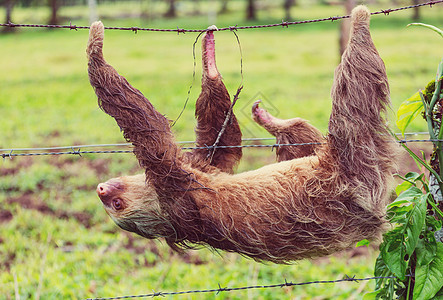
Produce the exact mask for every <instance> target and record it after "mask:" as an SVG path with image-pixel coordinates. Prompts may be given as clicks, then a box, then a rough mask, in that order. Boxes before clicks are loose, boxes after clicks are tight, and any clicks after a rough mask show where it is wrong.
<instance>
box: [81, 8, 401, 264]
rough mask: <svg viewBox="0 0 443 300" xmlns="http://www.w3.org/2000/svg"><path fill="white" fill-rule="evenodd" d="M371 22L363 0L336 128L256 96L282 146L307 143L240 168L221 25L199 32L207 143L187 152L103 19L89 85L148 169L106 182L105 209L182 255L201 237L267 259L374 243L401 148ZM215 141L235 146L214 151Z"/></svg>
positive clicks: (345, 59) (336, 98)
mask: <svg viewBox="0 0 443 300" xmlns="http://www.w3.org/2000/svg"><path fill="white" fill-rule="evenodd" d="M369 21H370V13H369V11H368V9H367V8H366V7H364V6H358V7H356V8H355V9H354V10H353V12H352V14H351V24H352V25H351V34H350V40H349V43H348V45H347V49H346V51H345V52H344V53H343V56H342V59H341V63H340V64H339V65H338V67H337V68H336V70H335V74H334V83H333V86H332V91H331V97H332V112H331V115H330V119H329V125H328V134H327V135H326V136H323V135H322V134H321V132H320V131H319V130H317V129H316V128H315V127H314V126H312V125H310V124H309V123H308V122H307V121H305V120H303V119H300V118H294V119H290V120H281V119H278V118H275V117H274V116H272V115H271V114H269V113H268V112H267V111H266V110H264V109H262V108H260V106H259V102H256V103H254V105H253V106H252V116H253V119H254V120H255V121H256V122H257V123H258V124H260V125H261V126H263V127H264V128H265V129H266V130H268V131H269V132H270V133H271V134H273V135H274V136H275V137H276V139H277V142H279V143H307V145H304V146H302V147H279V148H278V151H277V160H278V162H276V163H274V164H270V165H266V166H264V167H262V168H259V169H256V170H252V171H248V172H243V173H238V174H234V173H233V170H234V168H235V165H236V164H237V163H238V161H239V160H240V159H241V156H242V152H241V148H240V147H236V146H239V145H240V144H241V131H240V128H239V125H238V122H237V120H236V117H235V115H234V114H233V113H232V103H231V100H230V96H229V94H228V92H227V89H226V87H225V86H224V84H223V81H222V77H221V75H220V73H219V71H218V69H217V66H216V62H215V40H214V32H213V30H208V31H207V32H206V33H205V36H204V38H203V39H202V67H203V73H202V88H201V93H200V96H199V97H198V100H197V102H196V111H195V114H196V121H197V125H196V130H195V131H196V143H197V146H199V147H200V148H199V149H196V150H193V151H190V152H186V151H183V150H182V149H180V147H179V146H178V145H177V143H176V141H175V140H174V136H173V134H172V132H171V128H170V122H169V121H168V119H167V118H166V117H165V116H163V115H162V114H161V113H159V112H158V111H157V110H156V109H155V108H154V106H153V105H152V103H151V102H149V101H148V100H147V99H146V98H145V97H144V96H143V94H142V93H141V92H140V91H139V90H137V89H135V88H134V87H132V86H131V85H130V84H129V83H128V81H127V80H126V79H125V78H124V77H122V76H121V75H119V74H118V73H117V71H116V70H115V69H114V68H113V67H112V66H110V65H109V64H107V62H106V61H105V59H104V57H103V53H102V48H103V37H104V27H103V24H102V23H101V22H96V23H94V24H93V25H92V26H91V29H90V34H89V41H88V46H87V56H88V60H89V62H88V74H89V79H90V83H91V85H92V87H93V88H94V90H95V93H96V95H97V97H98V103H99V106H100V108H101V109H102V110H104V111H105V112H106V113H107V114H109V115H110V116H112V117H113V118H114V119H115V121H116V122H117V124H118V126H119V127H120V129H121V130H122V131H123V135H124V137H125V139H126V140H127V141H129V142H131V143H132V144H133V152H134V154H135V156H136V158H137V159H138V161H139V164H140V166H141V167H142V168H143V169H144V170H145V173H144V174H139V175H135V176H123V177H119V178H113V179H110V180H108V181H107V182H105V183H101V184H99V185H98V187H97V193H98V195H99V197H100V199H101V201H102V203H103V205H104V208H105V210H106V212H107V213H108V215H109V216H110V217H111V218H112V219H113V220H114V222H115V223H116V224H117V225H118V226H119V227H121V228H122V229H124V230H127V231H130V232H134V233H136V234H139V235H141V236H143V237H145V238H148V239H156V238H164V239H165V241H166V242H167V244H168V245H170V246H171V247H172V248H173V249H175V250H178V251H183V250H184V249H188V248H194V247H198V246H200V245H203V246H207V247H210V248H211V249H220V250H224V251H230V252H236V253H239V254H241V255H243V256H246V257H250V258H252V259H254V260H256V261H259V262H266V261H269V262H274V263H290V262H292V261H295V260H299V259H304V258H314V257H319V256H325V255H329V254H331V253H334V252H336V251H340V250H343V249H346V248H349V247H352V246H354V245H355V243H356V242H358V241H360V240H362V239H368V240H377V239H378V238H379V237H380V234H381V233H382V232H383V230H384V229H385V227H386V223H387V222H386V219H385V214H386V210H385V208H386V205H387V203H388V201H389V195H390V187H391V181H392V174H393V172H394V165H395V164H394V161H393V159H392V156H393V153H395V149H394V146H393V145H394V143H392V138H391V137H390V134H389V130H388V127H387V125H386V110H387V108H388V107H389V105H390V100H389V86H388V81H387V76H386V70H385V66H384V63H383V61H382V59H381V58H380V56H379V54H378V52H377V50H376V48H375V46H374V44H373V42H372V39H371V35H370V32H369ZM225 121H227V123H225ZM224 124H225V125H224ZM214 144H217V145H218V146H227V147H222V148H219V147H217V148H215V147H212V148H211V147H205V146H210V145H214Z"/></svg>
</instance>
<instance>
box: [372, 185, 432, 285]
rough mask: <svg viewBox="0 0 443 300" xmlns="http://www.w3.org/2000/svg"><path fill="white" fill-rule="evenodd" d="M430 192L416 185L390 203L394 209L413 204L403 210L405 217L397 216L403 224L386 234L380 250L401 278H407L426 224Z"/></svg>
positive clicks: (393, 270)
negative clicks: (408, 268) (409, 264)
mask: <svg viewBox="0 0 443 300" xmlns="http://www.w3.org/2000/svg"><path fill="white" fill-rule="evenodd" d="M428 196H429V195H428V194H423V193H422V191H421V190H420V189H418V188H416V187H414V186H412V187H411V188H410V189H409V190H407V191H404V192H403V193H401V194H400V195H399V197H398V198H397V200H396V201H394V203H392V204H391V205H389V207H391V209H390V210H391V211H392V210H394V211H395V210H397V209H402V208H404V207H402V206H400V207H397V205H403V204H407V203H410V204H409V206H410V205H412V207H411V209H410V210H409V211H406V212H405V211H404V210H401V213H402V214H404V217H401V218H400V217H399V218H396V220H395V221H396V222H397V223H398V224H401V225H402V226H399V227H396V228H394V229H393V230H392V231H390V232H388V233H386V234H385V236H384V241H383V243H382V244H381V245H380V252H381V256H382V259H383V261H384V262H385V264H386V265H387V267H388V268H389V270H390V271H391V272H392V273H394V274H395V276H397V277H398V278H400V280H405V278H406V276H405V275H406V268H407V265H408V261H409V258H410V256H411V254H412V253H413V252H414V250H415V247H416V246H417V242H418V239H419V236H420V233H421V230H422V229H423V226H424V224H425V217H426V204H427V201H426V200H427V197H428Z"/></svg>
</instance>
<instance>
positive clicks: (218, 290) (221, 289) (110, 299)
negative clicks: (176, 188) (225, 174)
mask: <svg viewBox="0 0 443 300" xmlns="http://www.w3.org/2000/svg"><path fill="white" fill-rule="evenodd" d="M407 276H411V275H407ZM394 278H396V277H394V276H380V277H366V278H355V275H354V276H352V277H349V276H348V275H345V276H344V278H343V279H337V280H317V281H308V282H299V283H294V282H288V281H286V279H285V282H284V283H278V284H270V285H251V286H244V287H233V288H229V287H221V286H220V284H219V285H218V288H214V289H206V290H189V291H178V292H155V291H153V292H152V293H149V294H141V295H128V296H117V297H105V298H88V299H87V300H117V299H135V298H148V297H149V298H154V297H159V296H162V297H165V296H173V295H186V294H201V293H216V294H217V295H218V294H219V293H221V292H232V291H241V290H251V289H269V288H284V287H291V286H303V285H311V284H332V283H339V282H359V281H367V280H376V279H394Z"/></svg>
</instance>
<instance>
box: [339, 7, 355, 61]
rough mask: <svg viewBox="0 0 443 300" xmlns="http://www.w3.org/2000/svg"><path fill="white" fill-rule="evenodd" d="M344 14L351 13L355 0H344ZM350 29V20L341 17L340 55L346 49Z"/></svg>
mask: <svg viewBox="0 0 443 300" xmlns="http://www.w3.org/2000/svg"><path fill="white" fill-rule="evenodd" d="M344 5H345V10H346V14H348V15H349V14H351V11H352V9H353V8H354V7H355V0H345V4H344ZM350 30H351V20H350V19H349V18H348V19H342V20H341V23H340V40H339V43H340V57H341V56H342V55H343V52H344V51H345V49H346V45H347V44H348V41H349V31H350Z"/></svg>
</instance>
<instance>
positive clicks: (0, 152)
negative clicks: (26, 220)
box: [0, 132, 443, 159]
mask: <svg viewBox="0 0 443 300" xmlns="http://www.w3.org/2000/svg"><path fill="white" fill-rule="evenodd" d="M420 134H423V133H421V132H417V133H409V134H408V135H420ZM267 140H274V138H250V139H243V141H246V142H251V141H255V142H257V141H258V142H261V141H267ZM395 142H396V143H398V144H407V143H430V142H443V140H439V139H401V140H398V141H395ZM192 143H194V142H188V141H186V142H179V144H192ZM320 144H323V143H294V144H278V143H276V144H250V145H235V146H203V147H195V146H190V147H181V149H183V150H195V149H207V150H210V149H222V148H272V149H274V148H279V147H300V146H307V145H320ZM131 146H132V145H131V144H129V143H122V144H96V145H78V146H62V147H45V148H7V149H0V157H2V158H3V159H6V158H10V159H12V158H13V157H20V156H55V155H78V156H82V155H83V154H121V153H133V150H131V149H126V150H118V149H119V148H131ZM107 147H113V148H114V149H108V150H82V149H84V148H107Z"/></svg>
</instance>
